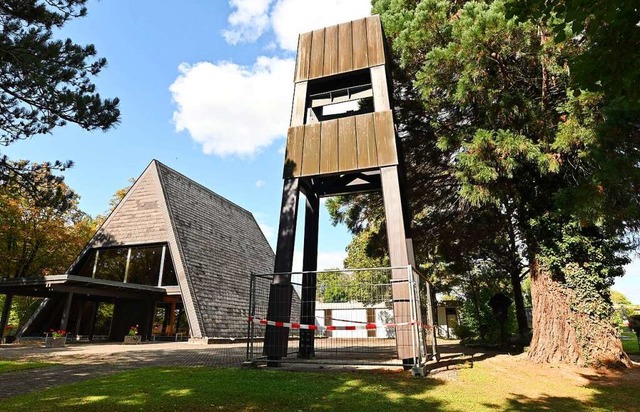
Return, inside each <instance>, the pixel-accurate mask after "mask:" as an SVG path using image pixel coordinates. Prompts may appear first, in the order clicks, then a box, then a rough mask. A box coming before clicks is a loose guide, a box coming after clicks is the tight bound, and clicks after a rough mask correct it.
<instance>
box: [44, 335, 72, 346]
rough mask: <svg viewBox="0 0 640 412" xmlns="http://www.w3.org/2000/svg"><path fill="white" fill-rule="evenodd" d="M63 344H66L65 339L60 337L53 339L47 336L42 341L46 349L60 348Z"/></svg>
mask: <svg viewBox="0 0 640 412" xmlns="http://www.w3.org/2000/svg"><path fill="white" fill-rule="evenodd" d="M65 343H67V337H66V336H62V337H59V338H54V337H53V336H47V338H46V339H45V341H44V344H45V346H46V347H47V348H62V347H64V345H65Z"/></svg>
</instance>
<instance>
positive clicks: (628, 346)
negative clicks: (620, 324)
mask: <svg viewBox="0 0 640 412" xmlns="http://www.w3.org/2000/svg"><path fill="white" fill-rule="evenodd" d="M620 335H621V336H620V337H621V338H622V347H623V348H624V351H625V352H627V353H628V354H630V355H634V354H635V355H637V354H640V348H638V338H637V337H636V334H635V333H634V332H622V333H621V334H620Z"/></svg>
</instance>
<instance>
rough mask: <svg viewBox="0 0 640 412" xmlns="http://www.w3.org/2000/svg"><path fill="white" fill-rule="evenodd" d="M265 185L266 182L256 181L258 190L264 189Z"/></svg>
mask: <svg viewBox="0 0 640 412" xmlns="http://www.w3.org/2000/svg"><path fill="white" fill-rule="evenodd" d="M265 183H267V182H265V181H264V180H256V187H257V188H260V187H263V186H264V185H265Z"/></svg>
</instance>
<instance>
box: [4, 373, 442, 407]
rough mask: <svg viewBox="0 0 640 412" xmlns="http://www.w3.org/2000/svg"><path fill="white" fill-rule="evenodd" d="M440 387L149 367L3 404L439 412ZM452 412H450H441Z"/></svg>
mask: <svg viewBox="0 0 640 412" xmlns="http://www.w3.org/2000/svg"><path fill="white" fill-rule="evenodd" d="M441 384H442V382H440V381H438V380H434V379H415V378H411V377H410V376H408V374H406V373H399V372H350V373H309V372H304V373H303V372H287V371H271V370H264V369H262V370H255V369H226V368H220V369H210V368H180V367H166V368H160V367H154V368H145V369H138V370H135V371H129V372H125V373H120V374H117V375H112V376H109V377H104V378H97V379H91V380H88V381H83V382H79V383H75V384H72V385H66V386H61V387H57V388H54V389H50V390H46V391H43V392H40V393H32V394H29V395H23V396H19V397H15V398H8V399H5V400H4V401H3V404H2V406H3V408H4V409H17V410H25V409H30V410H42V409H47V406H51V405H55V406H56V408H58V409H65V410H131V409H134V410H157V409H168V410H178V409H179V410H211V409H215V410H234V411H235V410H258V411H262V410H269V411H299V410H304V411H307V410H342V411H350V410H358V411H360V410H363V411H389V410H397V409H402V410H405V411H412V410H416V411H417V410H420V411H422V410H445V408H446V405H444V404H443V402H442V401H440V400H437V399H434V398H433V397H429V391H430V390H431V389H434V388H435V387H437V386H438V385H441ZM447 410H450V409H447Z"/></svg>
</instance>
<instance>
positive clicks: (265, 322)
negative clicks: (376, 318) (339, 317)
mask: <svg viewBox="0 0 640 412" xmlns="http://www.w3.org/2000/svg"><path fill="white" fill-rule="evenodd" d="M248 321H249V323H254V324H256V325H269V326H275V327H278V328H289V329H306V330H320V331H323V330H365V329H366V330H373V329H378V328H393V327H397V326H411V325H415V324H416V322H404V323H382V324H376V323H367V324H364V325H355V326H333V325H329V326H321V325H320V326H319V325H305V324H303V323H295V322H276V321H273V320H266V319H260V318H257V317H253V316H249V319H248ZM421 326H422V327H423V328H427V329H429V325H421Z"/></svg>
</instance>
